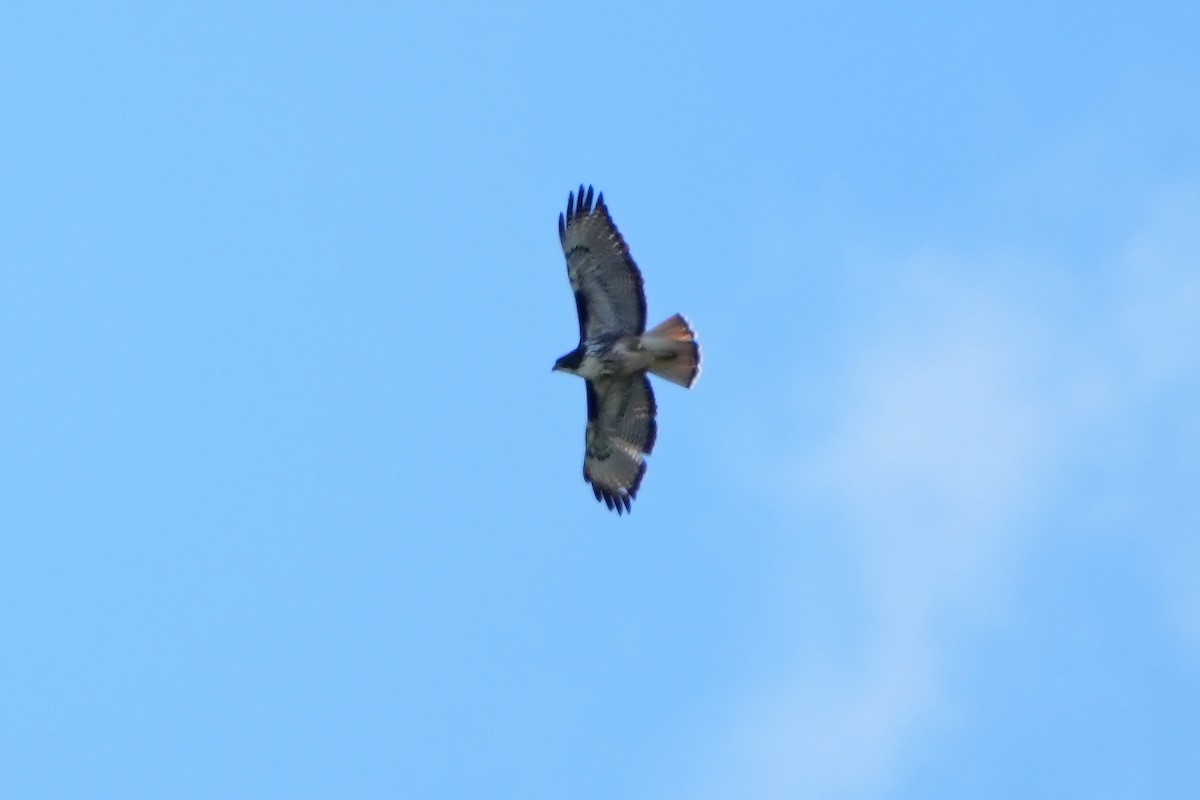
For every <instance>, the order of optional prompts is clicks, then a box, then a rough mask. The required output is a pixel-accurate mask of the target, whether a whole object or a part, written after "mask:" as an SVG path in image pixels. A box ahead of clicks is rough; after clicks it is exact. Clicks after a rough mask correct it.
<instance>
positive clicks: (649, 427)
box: [583, 374, 658, 514]
mask: <svg viewBox="0 0 1200 800" xmlns="http://www.w3.org/2000/svg"><path fill="white" fill-rule="evenodd" d="M587 401H588V423H587V435H586V445H587V449H586V452H585V454H584V457H583V479H584V480H585V481H587V482H588V483H590V484H592V492H593V493H595V495H596V499H597V500H603V501H604V503H605V505H607V506H608V507H609V509H616V511H617V513H618V514H620V513H623V512H624V511H629V510H630V508H631V506H632V504H633V499H634V498H635V497H637V492H638V487H639V486H641V484H642V476H643V475H644V474H645V473H646V459H645V456H647V455H649V454H650V451H651V450H653V449H654V439H655V437H656V436H657V434H658V423H657V422H655V419H654V417H655V413H656V408H655V405H654V391H653V390H652V389H651V388H650V380H649V379H648V378H647V377H646V376H645V374H641V375H632V376H629V377H624V378H609V379H597V380H594V381H588V382H587Z"/></svg>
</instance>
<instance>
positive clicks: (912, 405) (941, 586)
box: [696, 194, 1200, 800]
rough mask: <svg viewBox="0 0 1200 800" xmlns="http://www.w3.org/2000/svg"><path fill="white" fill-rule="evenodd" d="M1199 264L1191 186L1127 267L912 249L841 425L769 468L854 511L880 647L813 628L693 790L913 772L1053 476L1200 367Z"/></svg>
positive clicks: (737, 791)
mask: <svg viewBox="0 0 1200 800" xmlns="http://www.w3.org/2000/svg"><path fill="white" fill-rule="evenodd" d="M1197 257H1200V202H1197V195H1195V194H1185V195H1183V196H1182V197H1175V198H1172V199H1171V201H1170V202H1168V203H1166V204H1164V205H1163V206H1162V207H1161V208H1159V209H1157V211H1156V212H1155V214H1154V216H1153V218H1152V219H1151V221H1150V223H1149V224H1148V225H1147V227H1146V229H1145V230H1144V231H1143V233H1142V234H1141V235H1139V236H1138V237H1137V238H1136V239H1135V240H1134V241H1133V242H1132V243H1130V245H1129V247H1128V249H1127V250H1126V251H1125V252H1124V253H1122V254H1119V255H1117V256H1115V257H1114V258H1113V259H1112V261H1111V262H1110V263H1108V264H1102V265H1092V266H1091V267H1088V266H1085V265H1068V266H1062V267H1059V268H1053V267H1051V266H1045V267H1043V268H1042V269H1039V270H1038V271H1037V274H1038V275H1039V276H1041V277H1040V278H1039V279H1038V280H1036V281H1034V280H1031V275H1033V271H1032V270H1030V269H1029V268H1028V266H1027V265H1026V263H1025V262H1024V260H1023V259H1018V258H1015V257H1012V258H1002V257H1001V258H993V259H990V261H991V263H989V264H988V265H987V269H986V270H985V269H980V265H979V264H978V263H977V262H974V261H972V260H971V259H956V258H953V257H941V258H931V257H928V256H922V257H918V258H911V259H908V262H907V264H906V265H905V266H904V267H903V268H902V269H899V270H898V272H897V274H898V275H900V276H901V277H900V278H899V279H898V280H897V296H896V297H895V298H894V299H893V301H892V302H889V304H888V306H889V308H891V309H894V310H893V311H892V312H890V318H889V319H887V320H885V321H883V322H882V323H879V322H876V321H873V320H870V321H869V320H865V319H864V320H863V322H864V325H863V328H864V330H869V331H870V333H869V334H868V335H866V336H864V337H863V338H862V339H861V340H860V341H858V342H855V343H853V346H852V348H851V352H850V353H849V354H848V357H849V359H850V364H851V366H850V368H849V369H848V370H847V371H846V372H845V374H844V375H842V376H840V377H839V380H838V382H837V383H836V384H835V385H834V386H832V387H831V388H830V391H831V392H832V393H833V395H834V397H835V398H836V402H835V403H833V404H832V405H831V408H832V409H833V411H832V412H831V414H830V418H829V419H828V420H826V422H827V426H828V427H827V431H828V432H827V435H826V437H825V438H824V440H823V441H819V442H817V443H816V446H815V447H813V446H812V445H813V443H812V442H806V443H805V445H804V449H805V452H804V454H803V455H802V456H800V457H799V458H795V459H793V460H790V461H788V462H787V463H785V464H782V465H776V468H775V469H773V470H771V472H772V473H773V474H774V475H776V476H781V478H780V479H779V481H778V483H777V486H778V487H779V490H780V493H781V497H782V502H784V503H785V504H798V505H802V506H805V507H811V506H812V505H813V504H815V503H821V504H823V505H824V506H825V507H826V509H827V510H828V511H829V512H830V513H831V514H832V515H833V516H834V517H836V518H838V519H840V520H841V524H842V526H843V529H842V530H843V533H844V535H845V536H846V537H847V538H848V541H849V542H850V543H851V545H852V548H853V554H854V558H855V559H856V566H857V570H858V571H859V572H860V574H861V578H862V580H861V583H860V586H861V591H862V592H863V593H864V597H863V598H862V602H863V604H864V606H865V608H866V612H867V617H868V620H867V622H866V625H865V626H864V627H865V630H866V631H867V632H866V633H865V634H864V635H865V636H866V642H865V644H864V646H863V647H862V648H860V649H859V650H856V651H855V652H854V653H853V654H852V655H849V656H848V655H845V654H841V655H837V656H830V655H821V654H820V653H819V650H820V648H819V646H817V645H814V644H813V643H812V642H808V643H805V644H804V645H803V646H802V647H801V648H800V649H801V650H802V652H796V653H795V654H794V657H793V658H794V661H793V662H792V664H791V666H790V667H788V668H786V669H785V670H784V672H783V674H782V675H780V674H779V673H778V671H776V673H775V674H774V675H772V676H771V677H770V678H768V679H766V680H762V681H760V683H759V685H758V686H757V687H756V688H755V689H754V690H752V691H751V692H749V693H748V694H747V695H746V696H745V697H744V698H743V699H742V701H741V703H740V706H739V710H738V711H737V712H735V714H734V715H733V717H734V718H733V719H732V721H731V725H730V727H731V730H732V733H730V735H729V738H728V741H726V742H725V743H724V744H722V745H717V746H716V747H715V749H716V750H717V751H718V752H719V753H720V755H719V756H718V757H717V758H715V759H712V763H715V764H719V765H720V766H718V767H713V768H711V769H710V770H709V771H708V773H707V774H706V775H705V776H704V777H703V778H702V781H701V783H702V785H703V787H704V788H703V789H702V790H699V791H697V792H696V794H697V796H700V797H714V798H715V797H740V798H749V799H751V800H754V799H756V798H764V799H765V798H777V797H778V798H784V797H787V798H795V797H865V796H879V795H880V794H886V793H887V790H888V789H889V787H893V786H895V785H896V783H897V782H898V781H899V780H901V778H902V777H903V773H904V770H905V768H906V765H907V763H908V760H909V758H910V757H911V756H912V754H913V753H914V752H916V751H918V750H920V748H921V744H922V741H923V737H927V736H930V735H935V734H936V732H937V730H939V725H940V724H942V723H944V722H945V721H946V720H947V719H949V718H952V717H953V714H954V711H955V702H956V698H955V697H954V696H953V693H952V689H948V687H947V685H946V683H945V681H942V680H939V678H940V677H941V676H940V674H939V673H940V671H941V670H942V669H943V665H944V663H945V661H946V659H947V658H948V657H949V656H948V654H949V651H950V650H951V649H952V648H953V646H954V642H955V638H954V633H953V632H954V631H955V630H962V629H965V630H967V631H968V632H969V631H971V630H973V629H974V630H978V629H980V628H981V626H985V625H986V624H987V621H988V620H989V619H991V615H992V614H993V613H995V610H996V607H997V606H1002V605H1003V604H1004V602H1005V599H1006V597H1007V593H1006V590H1005V585H1006V582H1007V581H1009V580H1011V579H1012V576H1013V574H1014V572H1015V570H1016V568H1017V565H1018V564H1019V562H1020V558H1021V556H1022V553H1023V552H1025V550H1024V549H1023V548H1024V546H1025V545H1026V544H1027V542H1026V537H1027V535H1028V534H1027V531H1028V530H1029V529H1030V525H1029V522H1030V520H1031V519H1032V518H1034V517H1036V515H1037V513H1038V511H1039V509H1041V508H1044V507H1045V506H1046V505H1047V504H1048V503H1051V502H1053V500H1054V493H1055V491H1056V490H1057V484H1056V480H1057V476H1058V475H1060V474H1061V473H1062V472H1063V470H1070V469H1071V468H1072V459H1078V458H1079V452H1080V446H1081V443H1084V442H1087V441H1090V440H1094V439H1096V438H1097V437H1103V436H1105V435H1106V434H1107V433H1108V432H1109V431H1110V430H1111V429H1112V428H1119V427H1121V426H1122V425H1124V424H1125V423H1126V421H1128V420H1129V419H1132V418H1135V417H1136V416H1137V415H1138V414H1139V413H1140V411H1141V409H1143V408H1144V407H1145V403H1146V402H1147V398H1153V397H1154V396H1155V393H1156V392H1157V391H1158V390H1159V389H1160V388H1161V387H1163V386H1169V385H1171V384H1172V383H1173V382H1175V381H1178V380H1180V379H1181V377H1187V376H1194V375H1195V372H1196V370H1197V368H1198V367H1200V267H1198V265H1197V262H1196V258H1197ZM979 275H990V276H1000V277H997V278H995V279H992V280H988V281H986V283H987V284H988V285H987V286H983V285H980V284H981V283H982V282H981V281H979V280H978V276H979ZM964 276H966V277H964ZM1003 276H1010V277H1009V278H1008V279H1007V280H1006V279H1005V278H1004V277H1003ZM1072 282H1078V283H1079V284H1080V286H1077V287H1075V286H1072V285H1071V284H1072ZM1077 289H1078V290H1082V291H1076V290H1077ZM1095 303H1100V304H1101V305H1100V307H1094V304H1095ZM1189 407H1191V406H1189ZM1176 413H1187V412H1186V411H1184V412H1176ZM1193 413H1195V412H1193ZM1196 429H1200V426H1196ZM1197 444H1200V442H1198V443H1197ZM797 497H798V498H799V500H798V501H797V499H796V498H797ZM1197 518H1200V514H1197ZM1193 576H1194V573H1191V574H1190V575H1189V580H1187V581H1184V582H1183V584H1184V585H1186V586H1189V587H1190V586H1192V585H1193V584H1194V581H1192V580H1191V577H1193ZM1174 596H1175V597H1177V599H1178V602H1177V603H1176V607H1175V610H1176V612H1177V615H1178V616H1179V618H1180V619H1184V620H1188V621H1189V622H1187V623H1186V624H1182V625H1181V630H1182V631H1183V632H1184V635H1186V636H1188V637H1193V636H1195V637H1196V638H1195V639H1194V640H1195V641H1200V635H1196V634H1195V633H1194V629H1195V624H1194V620H1195V619H1196V618H1197V614H1196V593H1195V592H1194V591H1179V592H1176V593H1175V595H1174Z"/></svg>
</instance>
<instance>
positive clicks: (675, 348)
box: [642, 314, 700, 389]
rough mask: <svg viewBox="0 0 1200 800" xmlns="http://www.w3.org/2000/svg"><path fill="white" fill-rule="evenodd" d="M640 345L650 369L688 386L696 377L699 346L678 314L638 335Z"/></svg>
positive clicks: (690, 330)
mask: <svg viewBox="0 0 1200 800" xmlns="http://www.w3.org/2000/svg"><path fill="white" fill-rule="evenodd" d="M642 347H644V348H645V349H646V351H647V352H648V353H649V354H650V355H651V357H652V358H653V361H652V362H651V363H650V366H649V367H648V369H649V371H650V372H653V373H654V374H655V375H657V376H659V377H660V378H666V379H667V380H669V381H671V383H677V384H679V385H680V386H682V387H684V388H685V389H690V388H691V387H692V384H693V383H695V382H696V378H698V377H699V376H700V345H699V344H698V343H697V342H696V334H695V333H693V332H692V329H691V328H690V327H688V323H687V320H686V319H684V318H683V315H682V314H676V315H675V316H673V317H671V318H670V319H668V320H667V321H665V322H663V323H662V324H661V325H658V326H656V327H654V328H651V329H650V330H648V331H646V332H645V333H644V334H642Z"/></svg>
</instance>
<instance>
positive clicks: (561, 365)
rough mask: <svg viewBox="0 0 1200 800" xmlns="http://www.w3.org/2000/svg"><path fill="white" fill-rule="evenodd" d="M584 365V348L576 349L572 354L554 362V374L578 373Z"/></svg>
mask: <svg viewBox="0 0 1200 800" xmlns="http://www.w3.org/2000/svg"><path fill="white" fill-rule="evenodd" d="M582 363H583V348H582V347H576V348H575V349H574V350H572V351H571V352H569V353H567V354H566V355H565V356H563V357H562V358H560V359H559V360H558V361H555V362H554V370H553V371H554V372H576V371H578V370H579V365H580V364H582Z"/></svg>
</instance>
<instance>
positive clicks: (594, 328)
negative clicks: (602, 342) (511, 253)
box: [558, 186, 646, 342]
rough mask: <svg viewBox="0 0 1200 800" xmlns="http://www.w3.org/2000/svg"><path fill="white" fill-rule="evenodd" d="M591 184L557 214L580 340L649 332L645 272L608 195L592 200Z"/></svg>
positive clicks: (573, 194) (568, 201) (570, 198)
mask: <svg viewBox="0 0 1200 800" xmlns="http://www.w3.org/2000/svg"><path fill="white" fill-rule="evenodd" d="M592 196H593V195H592V187H590V186H589V187H588V188H587V191H586V192H584V189H583V186H580V187H579V196H578V197H576V196H575V193H574V192H572V193H571V194H569V195H568V196H567V213H566V214H565V215H563V214H559V216H558V238H559V240H560V241H561V242H562V248H563V254H564V255H565V256H566V257H567V277H568V278H570V280H571V288H572V289H574V290H575V305H576V310H577V311H578V312H579V340H580V341H581V342H582V341H586V340H589V339H595V338H597V337H598V336H600V335H604V334H618V335H624V334H629V333H643V332H645V330H646V295H645V292H644V290H643V288H642V274H641V272H639V271H638V268H637V264H635V263H634V262H633V258H632V257H631V256H630V255H629V247H628V246H627V245H626V244H625V240H624V239H622V238H621V232H620V231H618V230H617V226H616V225H615V224H613V221H612V217H611V216H609V214H608V207H607V206H606V205H604V195H603V193H601V194H600V195H598V196H596V201H595V205H593V204H592Z"/></svg>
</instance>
